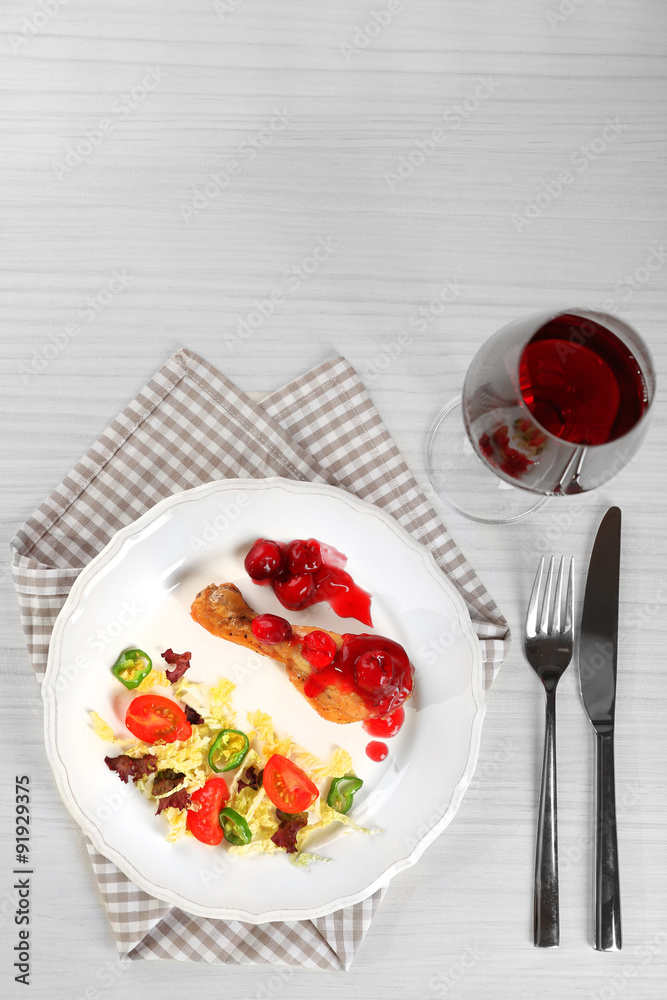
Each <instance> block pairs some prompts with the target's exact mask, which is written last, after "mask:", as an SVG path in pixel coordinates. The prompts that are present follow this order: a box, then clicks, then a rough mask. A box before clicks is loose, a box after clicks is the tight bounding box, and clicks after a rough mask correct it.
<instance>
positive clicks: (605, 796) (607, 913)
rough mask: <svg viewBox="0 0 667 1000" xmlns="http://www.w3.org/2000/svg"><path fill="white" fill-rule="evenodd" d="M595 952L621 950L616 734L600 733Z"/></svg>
mask: <svg viewBox="0 0 667 1000" xmlns="http://www.w3.org/2000/svg"><path fill="white" fill-rule="evenodd" d="M595 742H596V748H595V757H596V771H597V774H596V781H595V790H596V796H595V797H596V800H597V802H596V814H597V817H596V832H595V948H596V950H597V951H619V950H620V948H621V890H620V884H619V877H618V841H617V837H616V797H615V794H614V731H613V729H612V730H611V731H610V732H596V741H595Z"/></svg>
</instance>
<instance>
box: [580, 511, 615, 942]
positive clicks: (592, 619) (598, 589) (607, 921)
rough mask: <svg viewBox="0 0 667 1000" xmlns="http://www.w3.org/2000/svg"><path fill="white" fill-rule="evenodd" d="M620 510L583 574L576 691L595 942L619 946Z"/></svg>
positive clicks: (609, 517) (608, 518) (604, 528)
mask: <svg viewBox="0 0 667 1000" xmlns="http://www.w3.org/2000/svg"><path fill="white" fill-rule="evenodd" d="M620 556H621V511H620V509H619V508H618V507H610V508H609V510H608V511H607V513H606V514H605V516H604V517H603V518H602V522H601V524H600V527H599V529H598V533H597V536H596V538H595V543H594V545H593V552H592V554H591V561H590V565H589V568H588V576H587V578H586V590H585V594H584V607H583V612H582V616H581V629H580V638H579V675H580V679H581V695H582V698H583V701H584V705H585V707H586V711H587V712H588V715H589V718H590V720H591V722H592V724H593V729H594V730H595V743H596V747H595V761H596V764H595V767H596V775H595V800H596V823H595V825H596V830H595V948H596V950H597V951H619V950H620V948H621V896H620V887H619V875H618V843H617V837H616V804H615V789H614V711H615V706H616V650H617V639H618V587H619V569H620Z"/></svg>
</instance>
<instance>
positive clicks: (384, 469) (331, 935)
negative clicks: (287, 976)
mask: <svg viewBox="0 0 667 1000" xmlns="http://www.w3.org/2000/svg"><path fill="white" fill-rule="evenodd" d="M267 476H284V477H285V478H287V479H299V480H304V481H311V482H325V483H329V484H330V485H332V486H338V487H342V488H343V489H345V490H348V491H349V492H350V493H353V494H355V495H356V496H358V497H361V498H362V499H364V500H366V501H368V502H370V503H373V504H375V505H377V506H378V507H382V508H384V509H385V510H386V511H388V512H389V513H390V514H392V515H393V516H394V517H395V518H396V519H397V520H398V521H399V522H400V523H401V524H402V525H403V526H404V527H405V528H407V530H408V531H409V532H410V533H411V534H412V535H413V536H414V537H415V538H416V539H417V540H418V541H420V542H421V543H422V544H424V545H425V546H427V547H428V548H429V549H430V550H431V552H432V553H433V555H434V556H435V559H436V561H437V562H438V564H439V566H440V567H441V568H442V570H443V571H444V572H445V573H446V574H447V575H448V576H449V578H450V579H451V580H452V581H453V583H454V584H455V586H456V587H457V588H458V589H459V591H460V592H461V594H462V595H463V598H464V599H465V601H466V604H467V607H468V609H469V612H470V617H471V620H472V622H473V625H474V628H475V630H476V632H477V635H478V637H479V640H480V644H481V648H482V655H483V658H484V671H485V677H484V683H485V688H487V689H488V687H489V686H490V685H491V683H492V682H493V679H494V677H495V675H496V672H497V670H498V669H499V667H500V664H501V663H502V660H503V658H504V656H505V654H506V652H507V649H508V646H509V641H510V636H509V630H508V627H507V623H506V621H505V620H504V619H503V617H502V616H501V615H500V613H499V611H498V609H497V608H496V606H495V604H494V603H493V601H492V600H491V598H490V597H489V595H488V594H487V593H486V591H485V590H484V588H483V586H482V584H481V582H480V581H479V579H478V578H477V577H476V575H475V573H474V571H473V569H472V568H471V566H470V565H469V564H468V563H467V561H466V560H465V558H464V557H463V555H462V554H461V552H460V551H459V550H458V548H457V547H456V545H455V544H454V542H453V541H452V539H451V537H450V536H449V534H448V532H447V530H446V529H445V528H444V526H443V525H442V524H441V522H440V521H439V520H438V517H437V515H436V514H435V512H434V510H433V509H432V508H431V506H430V505H429V503H428V501H427V499H426V497H425V496H424V494H423V492H422V491H421V489H420V488H419V486H418V484H417V482H416V480H415V479H414V477H413V476H412V474H411V473H410V471H409V469H408V468H407V466H406V464H405V462H404V461H403V459H402V457H401V455H400V453H399V451H398V449H397V448H396V445H395V444H394V442H393V440H392V439H391V437H390V435H389V433H388V432H387V430H386V428H385V427H384V425H383V423H382V421H381V419H380V417H379V415H378V413H377V411H376V410H375V408H374V406H373V404H372V402H371V400H370V398H369V397H368V395H367V393H366V391H365V389H364V387H363V385H362V383H361V381H360V380H359V378H358V376H357V374H356V372H355V371H354V370H353V369H352V368H351V366H350V365H349V364H348V362H347V361H346V360H345V359H344V358H338V359H336V360H334V361H329V362H326V363H325V364H323V365H320V366H319V367H318V368H315V369H314V370H313V371H311V372H309V373H308V374H307V375H304V376H302V377H301V378H298V379H296V380H295V381H294V382H292V383H290V384H289V385H288V386H286V387H285V388H284V389H281V390H279V391H278V392H275V393H273V394H272V395H271V396H269V397H267V398H265V399H263V400H262V401H261V402H260V403H255V402H253V401H252V400H250V399H249V398H248V397H247V396H245V395H244V394H243V393H242V392H240V391H239V390H238V389H237V388H236V387H235V386H234V385H233V384H232V383H231V382H229V381H228V380H227V379H226V378H225V377H224V376H223V375H221V374H220V373H219V372H218V371H216V370H215V369H214V368H213V367H211V365H209V364H207V363H206V362H205V361H203V360H202V359H201V358H199V357H197V355H195V354H193V353H192V352H190V351H187V350H181V351H179V352H178V353H177V354H175V355H174V356H173V357H172V358H171V359H170V360H169V361H168V362H167V364H166V365H165V366H164V367H163V368H162V369H161V370H160V371H159V372H158V373H157V375H155V377H154V378H153V379H151V381H150V382H149V383H148V385H147V386H146V387H145V388H144V389H143V390H142V392H140V393H139V395H138V396H137V397H136V398H135V399H133V400H132V402H131V403H129V405H128V406H127V407H126V408H125V410H123V412H122V413H121V414H120V415H119V416H118V417H117V418H116V419H115V420H114V422H113V423H112V424H111V426H110V427H109V428H108V429H107V430H106V431H105V432H104V434H103V435H102V436H101V438H100V439H99V440H98V441H97V442H96V443H95V444H94V445H93V446H92V447H91V448H90V450H89V451H88V452H87V454H86V455H85V456H84V457H83V458H82V459H81V461H80V462H79V464H78V465H77V466H76V468H74V469H73V470H72V472H70V474H69V475H68V476H67V477H66V478H65V479H64V480H63V482H62V483H61V484H60V486H58V488H57V489H56V490H54V492H53V493H52V494H51V496H50V497H49V498H48V499H47V500H45V501H44V503H43V504H42V505H41V507H39V509H38V510H36V511H35V513H34V514H33V515H32V517H31V518H29V520H28V521H26V523H25V524H24V525H23V527H22V528H21V529H20V530H19V532H18V533H17V535H16V537H15V538H14V539H13V541H12V543H11V544H12V568H13V574H14V583H15V587H16V592H17V595H18V599H19V604H20V608H21V621H22V625H23V629H24V632H25V636H26V642H27V645H28V652H29V655H30V660H31V663H32V666H33V668H34V670H35V674H36V676H37V678H38V679H39V680H40V681H41V680H42V678H43V677H44V672H45V670H46V662H47V656H48V648H49V639H50V636H51V631H52V629H53V625H54V622H55V620H56V617H57V615H58V612H59V611H60V609H61V607H62V605H63V604H64V602H65V599H66V597H67V595H68V593H69V590H70V588H71V586H72V584H73V583H74V581H75V579H76V578H77V576H78V574H79V573H80V571H81V569H82V568H83V567H84V566H86V565H87V563H88V562H90V560H91V559H92V558H93V557H94V556H95V555H97V554H98V553H99V552H100V551H101V550H102V549H103V548H104V546H105V545H106V544H107V542H109V540H110V539H111V538H112V537H113V535H114V534H115V533H116V532H117V531H118V530H119V529H120V528H122V527H124V526H125V525H127V524H131V523H132V522H133V521H135V520H136V518H138V517H139V516H140V515H141V514H143V513H144V512H145V511H147V510H149V509H150V508H151V507H152V506H154V505H155V504H156V503H157V502H158V501H159V500H162V499H164V498H165V497H168V496H171V495H172V494H174V493H177V492H180V491H181V490H186V489H189V488H191V487H193V486H199V485H201V484H202V483H207V482H211V481H212V480H218V479H229V478H239V477H240V478H247V477H251V478H264V477H267ZM87 847H88V850H89V853H90V855H91V859H92V864H93V868H94V870H95V874H96V876H97V879H98V883H99V886H100V890H101V893H102V898H103V900H104V904H105V906H106V908H107V912H108V914H109V919H110V921H111V925H112V928H113V931H114V934H115V937H116V941H117V944H118V948H119V952H120V954H121V957H123V958H126V959H130V960H131V959H140V958H145V959H160V958H168V959H172V960H173V959H177V960H179V961H201V962H213V963H240V964H249V963H270V964H273V965H300V966H305V967H311V968H315V967H319V968H328V969H331V968H334V969H347V968H349V965H350V963H351V961H352V958H353V956H354V953H355V951H356V949H357V948H358V946H359V944H360V942H361V941H362V939H363V937H364V935H365V933H366V931H367V930H368V927H369V926H370V922H371V920H372V917H373V914H374V912H375V909H376V908H377V906H378V905H379V902H380V900H381V899H382V896H383V895H384V892H385V891H386V889H380V890H378V891H377V892H376V893H374V895H372V896H371V897H370V898H369V899H366V900H364V901H362V902H361V903H357V904H356V905H354V906H350V907H346V908H345V909H343V910H339V911H337V912H336V913H333V914H331V915H330V916H327V917H321V918H318V919H313V920H307V921H299V922H287V921H277V922H274V923H270V924H261V925H256V926H255V925H252V924H246V923H240V922H238V921H222V920H210V919H208V918H204V917H198V916H193V915H192V914H188V913H185V912H183V911H182V910H180V909H178V908H177V907H174V906H171V905H170V904H168V903H163V902H160V901H158V900H155V899H153V898H152V897H150V896H149V895H147V894H146V893H145V892H142V891H141V890H140V889H138V888H137V886H135V885H134V884H133V883H132V882H131V881H130V880H129V879H128V878H127V877H126V876H125V875H123V874H122V872H120V871H119V870H118V868H116V866H115V865H113V864H112V863H111V862H110V861H108V860H107V859H106V858H104V857H103V856H102V855H100V854H99V853H98V852H97V851H96V850H95V848H94V847H93V846H92V845H91V844H89V843H87Z"/></svg>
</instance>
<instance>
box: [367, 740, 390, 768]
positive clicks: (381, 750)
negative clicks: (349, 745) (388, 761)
mask: <svg viewBox="0 0 667 1000" xmlns="http://www.w3.org/2000/svg"><path fill="white" fill-rule="evenodd" d="M388 753H389V747H388V746H387V744H386V743H380V742H379V740H373V741H372V742H371V743H369V744H368V746H367V747H366V756H367V757H370V759H371V760H374V761H375V763H376V764H379V763H380V761H381V760H384V759H385V758H386V756H387V754H388Z"/></svg>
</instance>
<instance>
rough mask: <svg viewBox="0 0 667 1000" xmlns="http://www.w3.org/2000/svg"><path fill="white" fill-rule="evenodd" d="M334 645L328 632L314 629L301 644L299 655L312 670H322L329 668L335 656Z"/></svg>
mask: <svg viewBox="0 0 667 1000" xmlns="http://www.w3.org/2000/svg"><path fill="white" fill-rule="evenodd" d="M336 651H337V647H336V643H335V642H334V640H333V639H332V638H331V636H330V635H329V633H328V632H320V631H319V629H315V631H313V632H309V633H308V635H307V636H306V637H305V638H304V640H303V642H302V643H301V653H302V654H303V657H304V659H306V660H308V662H309V663H310V665H311V667H312V668H313V670H318V671H319V670H324V668H325V667H328V666H330V665H331V664H332V663H333V661H334V658H335V656H336Z"/></svg>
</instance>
